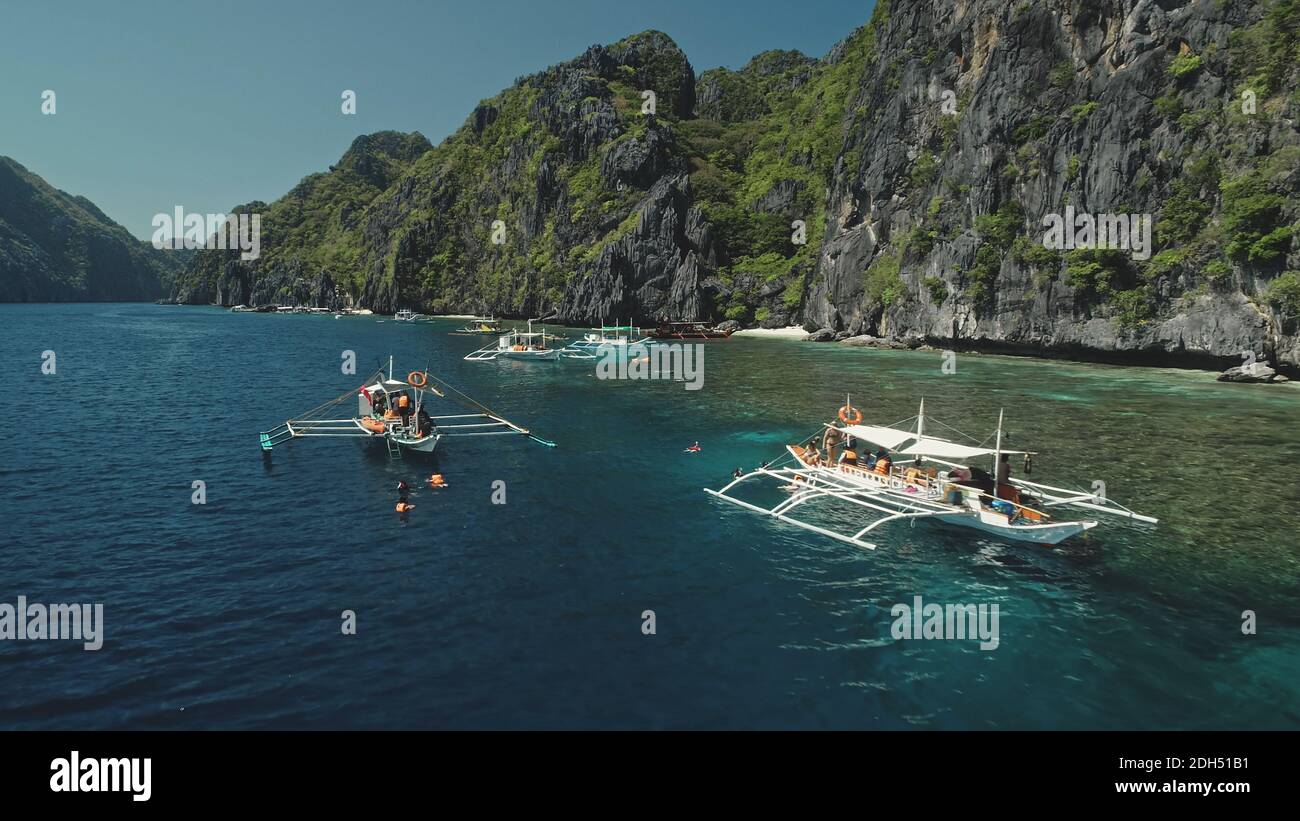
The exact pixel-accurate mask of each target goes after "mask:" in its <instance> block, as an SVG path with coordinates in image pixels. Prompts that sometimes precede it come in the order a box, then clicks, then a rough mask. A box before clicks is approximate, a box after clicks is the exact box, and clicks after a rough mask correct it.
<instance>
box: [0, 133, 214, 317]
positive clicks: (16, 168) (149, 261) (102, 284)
mask: <svg viewBox="0 0 1300 821" xmlns="http://www.w3.org/2000/svg"><path fill="white" fill-rule="evenodd" d="M185 259H188V257H186V258H185ZM182 262H183V260H182V258H181V257H180V256H168V254H167V252H164V251H159V250H156V249H155V248H154V247H153V246H151V245H149V244H148V243H145V242H141V241H140V240H138V239H136V238H135V237H133V236H131V233H130V232H129V231H127V230H126V229H125V228H123V227H122V226H121V225H118V224H117V223H115V222H113V221H112V220H111V219H109V218H108V217H107V216H105V215H104V212H102V211H100V210H99V209H98V208H96V207H95V204H94V203H92V202H91V201H90V200H88V199H86V198H85V197H78V196H74V195H72V194H69V193H67V192H65V191H60V190H58V189H57V188H55V187H53V186H51V185H50V184H49V183H47V182H46V181H45V180H43V179H41V178H40V177H39V176H37V175H35V174H33V173H32V172H30V171H28V170H27V169H26V168H24V167H23V166H21V165H19V164H18V163H17V162H15V161H14V160H11V159H10V158H8V157H0V302H100V301H103V302H112V301H140V300H153V299H157V298H159V297H160V296H163V294H165V293H166V292H167V290H168V289H169V288H170V287H171V279H172V277H173V276H174V275H175V274H176V273H177V272H178V271H179V270H180V268H181V267H182Z"/></svg>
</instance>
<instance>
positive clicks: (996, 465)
mask: <svg viewBox="0 0 1300 821" xmlns="http://www.w3.org/2000/svg"><path fill="white" fill-rule="evenodd" d="M1004 410H1005V409H1004V408H998V436H997V439H996V440H995V441H994V443H993V498H994V499H1000V498H1001V497H1000V496H999V495H998V485H1000V484H1002V482H1001V480H1000V478H999V476H998V473H999V472H1000V470H1001V465H1002V413H1003V411H1004Z"/></svg>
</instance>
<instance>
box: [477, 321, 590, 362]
mask: <svg viewBox="0 0 1300 821" xmlns="http://www.w3.org/2000/svg"><path fill="white" fill-rule="evenodd" d="M548 338H550V339H554V338H555V337H554V336H552V335H550V334H547V333H546V332H545V331H534V330H533V321H532V320H531V319H530V320H528V330H527V331H520V330H518V329H514V330H510V331H507V332H506V333H504V334H502V335H501V336H499V337H497V339H496V341H495V342H493V343H491V344H490V345H485V346H483V347H482V348H479V349H478V350H477V351H473V352H472V353H468V354H466V355H465V357H464V358H465V360H466V361H468V362H490V361H492V360H494V359H524V360H529V361H534V362H558V361H559V360H560V357H561V356H564V357H566V358H567V357H568V356H569V354H568V353H567V351H566V349H563V348H551V347H549V346H547V344H546V341H547V339H548Z"/></svg>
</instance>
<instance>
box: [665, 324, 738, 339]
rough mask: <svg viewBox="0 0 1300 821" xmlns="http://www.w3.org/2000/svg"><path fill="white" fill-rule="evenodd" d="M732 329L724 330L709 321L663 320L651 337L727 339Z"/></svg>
mask: <svg viewBox="0 0 1300 821" xmlns="http://www.w3.org/2000/svg"><path fill="white" fill-rule="evenodd" d="M729 336H731V331H724V330H721V329H719V328H715V327H713V326H711V325H709V324H708V323H707V322H662V323H660V324H659V327H657V328H655V329H654V330H652V331H650V338H651V339H680V340H688V341H692V342H698V341H702V340H709V339H726V338H727V337H729Z"/></svg>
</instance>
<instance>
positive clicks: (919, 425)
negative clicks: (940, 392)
mask: <svg viewBox="0 0 1300 821" xmlns="http://www.w3.org/2000/svg"><path fill="white" fill-rule="evenodd" d="M923 433H925V397H924V396H923V397H921V409H920V410H919V411H917V412H916V438H917V439H920V438H921V435H922V434H923Z"/></svg>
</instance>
